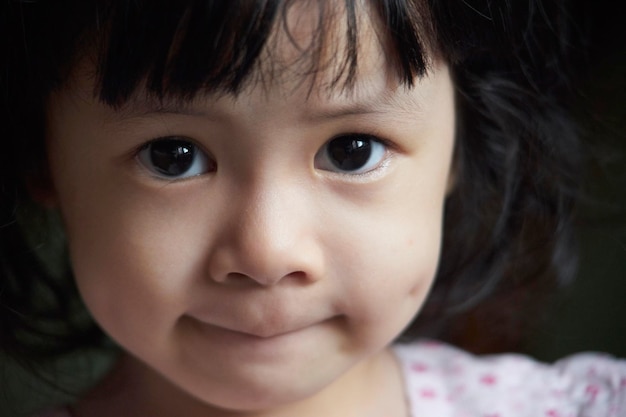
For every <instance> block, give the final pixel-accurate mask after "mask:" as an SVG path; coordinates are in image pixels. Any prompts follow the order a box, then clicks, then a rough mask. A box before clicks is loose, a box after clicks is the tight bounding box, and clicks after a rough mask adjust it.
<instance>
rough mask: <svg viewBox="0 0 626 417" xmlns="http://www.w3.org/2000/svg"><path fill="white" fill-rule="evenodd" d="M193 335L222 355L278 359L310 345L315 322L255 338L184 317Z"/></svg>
mask: <svg viewBox="0 0 626 417" xmlns="http://www.w3.org/2000/svg"><path fill="white" fill-rule="evenodd" d="M185 320H188V322H189V323H188V324H189V327H190V328H191V331H192V332H193V334H194V336H195V337H198V339H199V341H200V344H201V345H202V346H204V348H203V350H204V349H206V351H207V352H208V351H213V350H219V351H221V352H222V354H224V353H225V352H228V354H234V355H237V356H239V357H242V356H245V357H248V358H252V357H256V358H263V359H270V358H281V357H284V355H287V354H289V353H290V352H295V351H297V350H299V349H302V348H304V347H306V346H307V345H308V346H310V345H311V344H313V345H314V343H315V341H316V334H318V332H317V331H316V330H317V329H318V325H312V326H307V327H304V328H301V329H298V330H294V331H290V332H286V333H281V334H278V335H275V336H271V337H259V336H255V335H251V334H248V333H242V332H238V331H234V330H229V329H226V328H223V327H219V326H213V325H211V324H207V323H205V322H202V321H200V320H198V319H195V318H193V317H185Z"/></svg>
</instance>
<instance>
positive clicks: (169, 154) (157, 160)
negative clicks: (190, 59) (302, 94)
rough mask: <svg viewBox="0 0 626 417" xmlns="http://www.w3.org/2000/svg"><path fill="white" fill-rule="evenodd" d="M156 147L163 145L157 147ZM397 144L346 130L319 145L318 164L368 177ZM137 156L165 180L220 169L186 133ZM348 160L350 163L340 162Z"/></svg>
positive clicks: (151, 144) (140, 150)
mask: <svg viewBox="0 0 626 417" xmlns="http://www.w3.org/2000/svg"><path fill="white" fill-rule="evenodd" d="M333 144H334V145H335V148H337V147H339V149H335V152H331V150H330V146H332V145H333ZM156 147H159V148H160V149H159V148H157V149H156V150H155V148H156ZM394 148H395V145H394V144H393V143H392V142H390V141H389V140H387V139H383V138H381V137H380V136H378V135H376V134H373V133H361V132H359V133H343V134H339V135H335V136H334V137H332V138H331V139H329V140H328V141H326V142H325V143H324V144H323V145H322V146H321V147H320V148H319V150H318V151H317V152H316V154H315V157H314V165H315V167H316V168H317V169H320V170H322V171H326V172H329V173H331V174H333V175H341V176H343V177H347V178H350V179H355V180H359V179H365V178H367V177H369V176H371V175H373V174H375V173H376V172H378V171H380V170H381V169H382V168H384V167H386V166H387V165H388V163H387V162H388V160H389V158H390V151H393V149H394ZM363 150H365V153H363ZM373 155H374V156H375V157H376V158H377V161H374V163H372V162H370V159H371V157H372V156H373ZM353 156H354V157H356V159H357V165H358V166H355V165H354V161H350V160H349V159H350V158H352V157H353ZM363 156H365V160H363ZM341 158H344V159H343V160H341ZM359 158H360V159H359ZM134 160H136V161H137V163H138V164H139V165H141V166H142V167H143V168H144V169H145V170H147V171H149V172H150V174H151V175H152V176H154V177H156V178H158V179H161V180H164V181H178V180H185V179H188V178H192V177H196V176H201V175H204V174H207V173H210V172H215V171H216V170H217V164H216V162H215V160H214V159H213V158H212V156H211V155H210V153H208V152H206V151H204V150H203V149H202V147H200V146H199V145H197V144H196V143H195V141H194V140H192V139H190V138H188V137H185V136H165V137H159V138H155V139H152V140H150V141H148V142H147V143H145V144H143V145H141V146H140V147H139V148H138V149H136V150H135V152H134ZM346 161H347V162H346ZM179 163H182V165H184V166H183V167H182V169H180V166H178V165H177V164H179ZM344 163H345V164H347V165H348V166H347V167H344V166H339V165H342V164H344ZM158 165H161V166H158ZM369 165H371V168H370V167H368V166H369ZM190 172H191V173H190Z"/></svg>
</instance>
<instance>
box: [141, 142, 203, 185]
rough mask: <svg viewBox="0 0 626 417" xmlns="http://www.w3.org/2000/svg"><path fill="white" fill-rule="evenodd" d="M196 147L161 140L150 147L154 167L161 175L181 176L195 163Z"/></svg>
mask: <svg viewBox="0 0 626 417" xmlns="http://www.w3.org/2000/svg"><path fill="white" fill-rule="evenodd" d="M194 154H195V152H194V146H193V145H192V144H190V143H187V142H183V141H179V140H160V141H157V142H155V143H153V144H152V145H151V146H150V159H151V161H152V165H153V166H154V168H155V169H157V170H158V171H159V172H160V173H161V174H165V175H172V176H173V175H180V174H182V173H184V172H186V171H187V170H188V169H189V168H190V167H191V165H192V163H193V158H194Z"/></svg>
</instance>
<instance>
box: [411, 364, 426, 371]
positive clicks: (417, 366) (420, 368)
mask: <svg viewBox="0 0 626 417" xmlns="http://www.w3.org/2000/svg"><path fill="white" fill-rule="evenodd" d="M411 370H412V371H413V372H417V373H422V372H426V371H428V366H427V365H426V364H424V363H421V362H418V363H414V364H413V365H411Z"/></svg>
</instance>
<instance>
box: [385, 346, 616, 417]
mask: <svg viewBox="0 0 626 417" xmlns="http://www.w3.org/2000/svg"><path fill="white" fill-rule="evenodd" d="M394 352H395V354H396V357H397V358H398V361H399V363H400V365H401V368H402V372H403V374H404V378H405V388H406V396H407V400H408V402H409V404H410V408H411V410H412V412H413V415H414V416H418V415H420V416H421V415H437V416H441V417H475V416H476V417H478V416H480V417H619V416H625V415H626V361H624V360H619V359H616V358H613V357H611V356H608V355H604V354H600V353H583V354H577V355H574V356H570V357H568V358H565V359H563V360H560V361H558V362H555V363H554V364H545V363H541V362H538V361H535V360H533V359H531V358H530V357H527V356H523V355H516V354H506V355H491V356H474V355H472V354H470V353H467V352H464V351H462V350H459V349H456V348H454V347H451V346H448V345H445V344H442V343H438V342H432V341H426V342H419V343H412V344H406V345H397V346H395V347H394Z"/></svg>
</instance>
